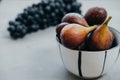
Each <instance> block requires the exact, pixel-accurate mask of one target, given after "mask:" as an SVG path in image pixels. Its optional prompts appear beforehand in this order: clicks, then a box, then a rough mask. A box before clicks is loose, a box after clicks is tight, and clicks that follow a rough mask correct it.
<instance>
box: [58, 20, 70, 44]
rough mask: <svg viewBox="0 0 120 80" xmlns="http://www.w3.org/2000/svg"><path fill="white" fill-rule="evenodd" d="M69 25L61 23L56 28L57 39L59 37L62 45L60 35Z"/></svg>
mask: <svg viewBox="0 0 120 80" xmlns="http://www.w3.org/2000/svg"><path fill="white" fill-rule="evenodd" d="M68 24H69V23H67V22H63V23H60V24H58V25H57V27H56V37H57V40H58V41H59V42H60V43H61V40H60V33H61V30H62V29H63V27H64V26H66V25H68Z"/></svg>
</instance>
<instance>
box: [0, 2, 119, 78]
mask: <svg viewBox="0 0 120 80" xmlns="http://www.w3.org/2000/svg"><path fill="white" fill-rule="evenodd" d="M39 1H40V0H2V2H0V80H80V79H79V78H78V77H76V76H74V75H73V74H71V73H69V72H68V71H67V70H66V69H65V67H64V65H63V63H62V61H61V57H60V54H59V49H58V46H57V42H56V38H55V27H51V28H48V29H46V30H43V31H41V30H40V31H38V32H35V33H31V34H29V35H27V36H25V37H24V38H23V39H18V40H12V39H11V38H10V36H9V33H8V31H7V30H6V29H7V27H8V21H9V20H14V18H15V17H16V16H17V14H18V13H21V12H22V11H23V9H24V8H25V7H27V6H31V4H33V3H38V2H39ZM78 1H79V2H81V3H82V8H81V9H82V12H83V14H85V12H86V11H87V10H88V9H89V8H90V7H94V6H99V7H104V8H106V10H107V12H108V15H111V16H113V19H112V20H111V22H110V23H109V25H110V26H112V27H114V28H115V29H117V30H119V31H120V22H119V21H120V7H119V3H120V1H119V0H114V1H112V0H78ZM119 74H120V59H119V60H118V62H117V63H116V65H115V66H114V68H113V69H112V70H110V71H109V73H108V74H107V75H105V76H103V77H102V78H100V79H99V80H120V76H119Z"/></svg>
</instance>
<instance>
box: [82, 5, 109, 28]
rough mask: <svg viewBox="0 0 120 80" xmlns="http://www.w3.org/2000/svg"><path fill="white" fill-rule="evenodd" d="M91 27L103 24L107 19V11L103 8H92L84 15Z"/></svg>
mask: <svg viewBox="0 0 120 80" xmlns="http://www.w3.org/2000/svg"><path fill="white" fill-rule="evenodd" d="M84 18H85V20H86V21H87V23H88V24H89V25H90V26H93V25H99V24H102V23H103V22H104V21H105V20H106V18H107V11H106V10H105V9H104V8H102V7H93V8H90V9H89V10H88V11H87V12H86V14H85V15H84Z"/></svg>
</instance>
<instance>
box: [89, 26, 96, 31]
mask: <svg viewBox="0 0 120 80" xmlns="http://www.w3.org/2000/svg"><path fill="white" fill-rule="evenodd" d="M87 28H88V32H91V31H93V30H95V29H96V28H97V25H94V26H91V27H87Z"/></svg>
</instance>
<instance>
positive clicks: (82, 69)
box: [59, 28, 120, 79]
mask: <svg viewBox="0 0 120 80" xmlns="http://www.w3.org/2000/svg"><path fill="white" fill-rule="evenodd" d="M110 29H111V30H112V31H113V33H114V35H115V38H116V42H117V45H116V46H115V47H113V48H111V49H109V50H104V51H78V50H71V49H68V48H66V47H64V46H63V45H61V44H59V49H60V54H61V58H62V61H63V63H64V65H65V67H66V68H67V70H68V71H70V72H71V73H73V74H75V75H77V76H79V77H81V78H88V79H91V78H98V77H100V76H103V75H104V74H106V73H107V72H108V71H109V70H111V68H112V66H113V65H114V64H115V62H116V61H117V59H118V57H119V53H120V33H119V32H118V31H117V30H115V29H114V28H110Z"/></svg>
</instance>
